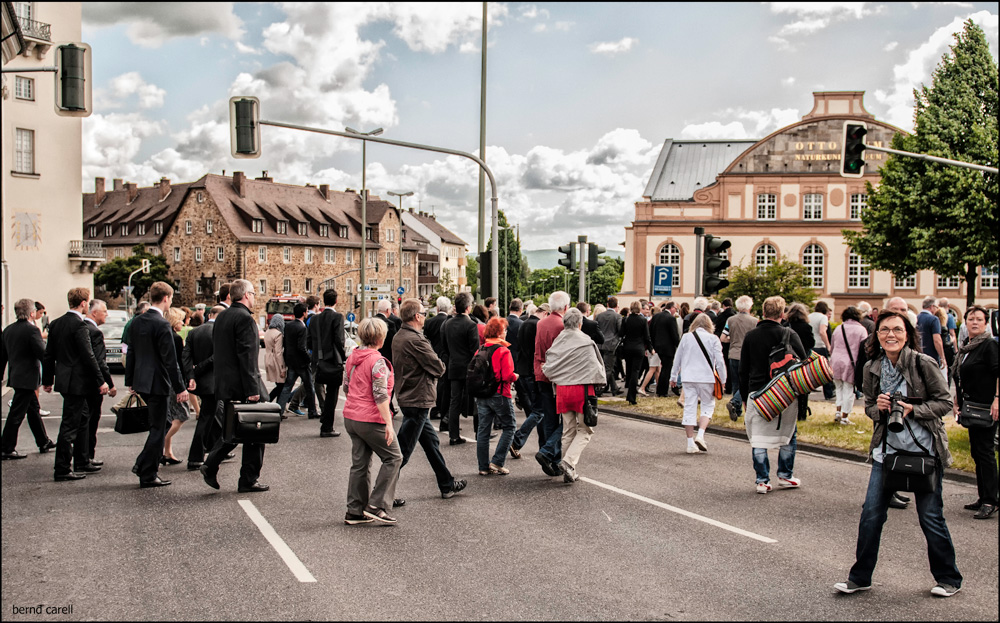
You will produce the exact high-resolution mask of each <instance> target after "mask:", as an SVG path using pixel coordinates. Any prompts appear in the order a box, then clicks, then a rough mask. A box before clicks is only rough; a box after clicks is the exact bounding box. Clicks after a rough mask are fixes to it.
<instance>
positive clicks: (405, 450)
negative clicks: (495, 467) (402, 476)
mask: <svg viewBox="0 0 1000 623" xmlns="http://www.w3.org/2000/svg"><path fill="white" fill-rule="evenodd" d="M327 395H329V393H328V394H327ZM399 409H400V411H402V412H403V423H402V424H401V425H400V427H399V432H398V433H396V439H397V440H398V443H399V450H400V452H402V454H403V463H402V464H401V465H400V466H399V469H400V470H402V469H403V467H405V466H406V463H407V461H409V460H410V455H411V454H413V450H414V448H416V446H417V442H420V447H421V448H423V449H424V454H425V455H427V461H428V462H429V463H430V464H431V469H433V470H434V476H435V478H437V483H438V489H441V491H442V492H443V493H447V492H448V491H451V487H452V485H454V484H455V479H454V478H453V477H452V475H451V472H450V471H448V466H447V465H445V462H444V457H443V456H441V442H440V440H439V439H438V435H437V431H435V430H434V426H433V425H432V424H431V421H430V419H428V417H427V416H428V414H429V413H430V408H426V407H402V406H401V407H400V408H399Z"/></svg>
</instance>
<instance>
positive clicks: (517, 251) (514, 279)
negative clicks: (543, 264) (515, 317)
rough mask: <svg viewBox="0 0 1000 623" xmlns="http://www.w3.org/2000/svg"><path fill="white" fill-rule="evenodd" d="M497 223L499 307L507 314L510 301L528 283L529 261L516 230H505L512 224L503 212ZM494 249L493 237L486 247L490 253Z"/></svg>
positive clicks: (499, 214) (499, 213)
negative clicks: (525, 276) (526, 278)
mask: <svg viewBox="0 0 1000 623" xmlns="http://www.w3.org/2000/svg"><path fill="white" fill-rule="evenodd" d="M497 222H498V224H499V226H500V231H498V232H497V240H498V241H499V243H500V244H499V252H498V253H497V261H498V264H499V269H498V270H497V280H498V281H499V284H498V285H499V287H498V288H497V293H498V296H497V306H498V307H499V308H500V310H501V311H502V312H503V313H504V314H506V312H507V309H508V307H509V306H510V300H511V299H513V298H516V297H517V296H518V295H519V294H520V293H521V291H522V290H523V289H524V286H525V282H526V280H525V279H524V274H525V270H526V268H527V265H528V260H527V258H525V257H524V255H522V253H521V241H520V239H519V238H518V237H517V235H516V234H515V232H514V230H513V229H504V228H506V227H510V224H509V222H508V221H507V215H506V214H504V212H503V210H499V211H498V216H497ZM492 249H493V240H492V237H491V239H490V240H489V242H488V243H487V245H486V250H487V251H490V250H492ZM477 267H478V266H477ZM477 273H478V271H477Z"/></svg>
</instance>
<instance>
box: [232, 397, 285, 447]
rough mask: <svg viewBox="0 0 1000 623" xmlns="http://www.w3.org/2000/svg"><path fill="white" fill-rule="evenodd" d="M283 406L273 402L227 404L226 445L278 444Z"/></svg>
mask: <svg viewBox="0 0 1000 623" xmlns="http://www.w3.org/2000/svg"><path fill="white" fill-rule="evenodd" d="M280 428H281V406H279V405H277V404H275V403H273V402H252V403H240V402H226V413H225V427H224V429H225V430H224V436H225V441H226V443H278V433H279V430H280Z"/></svg>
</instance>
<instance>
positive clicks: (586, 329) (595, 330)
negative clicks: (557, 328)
mask: <svg viewBox="0 0 1000 623" xmlns="http://www.w3.org/2000/svg"><path fill="white" fill-rule="evenodd" d="M580 330H581V331H583V333H584V335H588V336H590V339H592V340H594V344H597V346H598V347H600V346H601V345H602V344H604V334H603V333H601V326H600V325H599V324H597V321H596V320H591V319H590V318H584V319H583V325H581V326H580ZM508 341H510V340H508Z"/></svg>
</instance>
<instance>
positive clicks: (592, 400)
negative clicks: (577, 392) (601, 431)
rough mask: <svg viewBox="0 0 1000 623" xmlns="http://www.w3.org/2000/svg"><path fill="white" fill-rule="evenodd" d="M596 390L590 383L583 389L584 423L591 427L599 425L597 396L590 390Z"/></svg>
mask: <svg viewBox="0 0 1000 623" xmlns="http://www.w3.org/2000/svg"><path fill="white" fill-rule="evenodd" d="M592 391H594V388H593V387H592V386H590V385H585V386H584V389H583V423H584V424H585V425H586V426H589V427H590V428H594V427H595V426H597V396H592V395H590V394H589V392H592Z"/></svg>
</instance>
